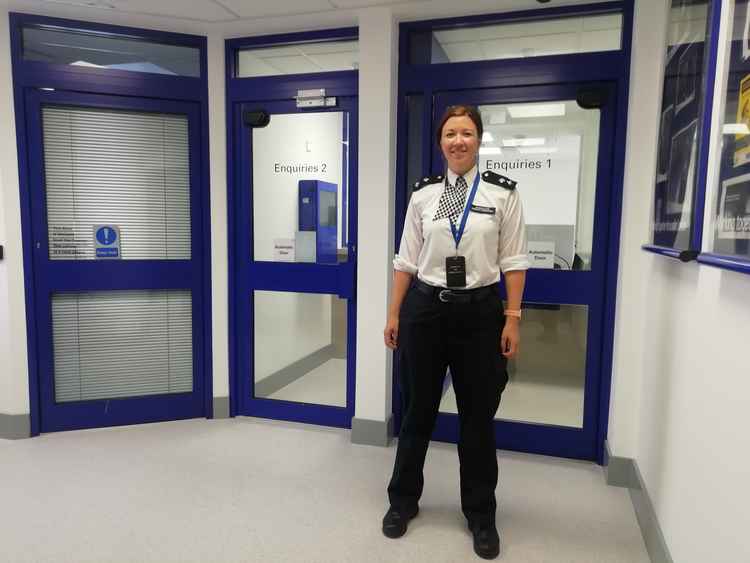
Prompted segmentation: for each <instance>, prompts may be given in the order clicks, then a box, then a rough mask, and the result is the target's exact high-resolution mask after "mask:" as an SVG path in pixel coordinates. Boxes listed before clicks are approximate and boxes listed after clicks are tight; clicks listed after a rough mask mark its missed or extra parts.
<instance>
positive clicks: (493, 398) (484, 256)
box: [383, 106, 529, 559]
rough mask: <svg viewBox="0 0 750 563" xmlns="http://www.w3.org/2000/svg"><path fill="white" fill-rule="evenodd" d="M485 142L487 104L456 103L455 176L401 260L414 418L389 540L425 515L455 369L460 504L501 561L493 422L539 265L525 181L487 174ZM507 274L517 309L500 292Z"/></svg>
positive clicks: (408, 234) (449, 115)
mask: <svg viewBox="0 0 750 563" xmlns="http://www.w3.org/2000/svg"><path fill="white" fill-rule="evenodd" d="M481 138H482V119H481V116H480V115H479V112H478V111H477V110H476V108H473V107H471V106H452V107H450V108H448V110H447V111H446V113H445V115H444V116H443V118H442V120H441V121H440V124H439V126H438V129H437V141H438V143H439V145H440V148H441V150H442V153H443V156H444V157H445V160H446V162H447V165H448V170H447V172H446V174H445V176H434V177H430V178H424V179H423V180H422V181H420V182H417V185H415V191H414V193H413V194H412V197H411V200H410V201H409V207H408V209H407V212H406V222H405V225H404V232H403V236H402V238H401V246H400V248H399V252H398V254H397V255H396V257H395V259H394V261H393V265H394V270H395V271H394V282H393V291H392V294H391V303H390V307H389V311H388V320H387V324H386V327H385V331H384V338H385V344H386V345H387V346H388V347H389V348H391V349H398V354H399V361H400V364H399V365H400V367H401V379H400V382H399V383H400V386H401V392H402V397H403V421H402V424H401V433H400V434H399V440H398V449H397V453H396V461H395V465H394V469H393V476H392V478H391V482H390V484H389V486H388V496H389V500H390V508H389V510H388V512H387V513H386V515H385V517H384V518H383V533H384V534H385V535H386V536H388V537H390V538H398V537H400V536H402V535H403V534H404V533H406V528H407V524H408V522H409V520H410V519H411V518H413V517H415V516H416V515H417V512H418V510H419V509H418V502H419V498H420V496H421V494H422V488H423V483H424V478H423V468H424V461H425V455H426V453H427V446H428V444H429V440H430V436H431V434H432V430H433V427H434V425H435V418H436V416H437V412H438V408H439V406H440V400H441V397H442V391H443V379H444V377H445V373H446V368H450V372H451V378H452V381H453V387H454V390H455V393H456V402H457V405H458V415H459V420H460V435H459V442H458V456H459V461H460V466H461V472H460V476H461V508H462V510H463V513H464V515H465V516H466V519H467V522H468V526H469V529H470V530H471V532H472V534H473V540H474V551H475V552H476V553H477V555H479V556H480V557H483V558H485V559H493V558H495V557H497V555H498V554H499V552H500V538H499V536H498V533H497V528H496V526H495V512H496V501H495V487H496V486H497V473H498V471H497V454H496V449H495V439H494V417H495V413H496V411H497V408H498V406H499V404H500V395H501V393H502V391H503V389H504V388H505V385H506V383H507V381H508V376H507V373H506V370H505V368H506V363H507V359H508V358H512V357H513V356H514V355H515V354H516V353H517V351H518V344H519V330H518V323H519V320H520V317H521V298H522V294H523V287H524V282H525V275H526V269H527V268H528V266H529V264H528V259H527V244H526V233H525V225H524V221H523V212H522V209H521V200H520V199H519V196H518V191H517V190H516V183H515V182H514V181H512V180H510V179H508V178H506V177H504V176H501V175H499V174H495V173H493V172H490V171H487V172H483V173H480V172H479V170H478V169H477V154H478V152H479V145H480V143H481ZM417 190H418V191H417ZM501 271H502V272H503V274H504V276H505V286H506V289H507V296H508V308H507V309H506V310H503V304H502V301H501V300H500V297H499V293H498V282H499V280H500V272H501Z"/></svg>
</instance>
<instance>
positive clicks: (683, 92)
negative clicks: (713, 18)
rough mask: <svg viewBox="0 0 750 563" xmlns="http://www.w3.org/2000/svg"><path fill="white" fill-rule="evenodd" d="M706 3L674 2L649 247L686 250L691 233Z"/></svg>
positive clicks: (704, 0) (685, 0)
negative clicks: (652, 245)
mask: <svg viewBox="0 0 750 563" xmlns="http://www.w3.org/2000/svg"><path fill="white" fill-rule="evenodd" d="M708 8H709V2H708V0H673V1H672V4H671V9H670V18H669V24H670V25H669V40H668V42H667V46H666V52H665V63H666V64H665V71H664V86H663V89H662V103H661V117H660V122H659V145H658V152H657V161H656V178H655V182H654V216H653V218H652V229H653V237H652V243H653V244H655V245H657V246H663V247H667V248H674V249H677V250H688V249H689V248H690V243H691V235H692V229H693V222H694V218H693V208H694V194H695V181H696V167H697V153H698V143H699V141H700V139H699V136H700V123H701V121H700V114H701V108H702V107H703V92H702V90H701V84H703V82H704V80H703V78H704V71H703V66H704V53H705V41H706V33H707V19H708Z"/></svg>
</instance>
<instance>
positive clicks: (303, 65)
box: [263, 55, 321, 74]
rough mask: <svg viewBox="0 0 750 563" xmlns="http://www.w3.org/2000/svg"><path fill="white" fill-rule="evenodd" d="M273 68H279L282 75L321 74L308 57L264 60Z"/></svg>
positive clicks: (299, 56)
mask: <svg viewBox="0 0 750 563" xmlns="http://www.w3.org/2000/svg"><path fill="white" fill-rule="evenodd" d="M263 60H264V61H266V62H267V63H268V64H270V65H271V66H273V67H275V68H278V69H279V70H280V71H281V74H304V73H307V72H320V70H321V68H320V67H319V66H318V65H316V64H315V63H313V62H311V61H310V60H309V59H307V58H306V57H303V56H302V55H298V56H296V57H270V58H267V59H263Z"/></svg>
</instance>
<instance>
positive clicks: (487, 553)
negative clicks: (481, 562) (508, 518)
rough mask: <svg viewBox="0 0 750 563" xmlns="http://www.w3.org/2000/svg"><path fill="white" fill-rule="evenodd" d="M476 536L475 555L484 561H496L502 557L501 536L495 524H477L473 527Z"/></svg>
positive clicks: (472, 530)
mask: <svg viewBox="0 0 750 563" xmlns="http://www.w3.org/2000/svg"><path fill="white" fill-rule="evenodd" d="M471 533H472V534H473V535H474V553H476V554H477V555H479V557H481V558H482V559H494V558H495V557H497V556H498V555H500V536H499V535H498V534H497V528H495V525H494V524H476V525H474V526H472V527H471Z"/></svg>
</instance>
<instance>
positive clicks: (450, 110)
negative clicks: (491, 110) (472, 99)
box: [436, 105, 484, 146]
mask: <svg viewBox="0 0 750 563" xmlns="http://www.w3.org/2000/svg"><path fill="white" fill-rule="evenodd" d="M464 115H465V116H467V117H468V118H469V119H471V120H472V121H473V122H474V125H475V126H476V128H477V136H478V138H479V142H480V143H481V142H482V132H483V131H484V127H483V126H482V116H481V115H480V114H479V111H477V108H475V107H474V106H465V105H458V106H448V107H447V108H446V109H445V113H444V114H443V117H442V118H441V119H440V124H439V125H438V127H437V129H436V140H437V144H438V146H440V139H441V138H442V137H443V127H444V126H445V122H446V121H448V120H449V119H450V118H451V117H461V116H464Z"/></svg>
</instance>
